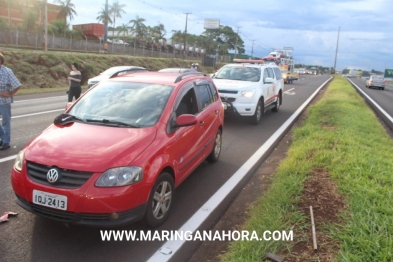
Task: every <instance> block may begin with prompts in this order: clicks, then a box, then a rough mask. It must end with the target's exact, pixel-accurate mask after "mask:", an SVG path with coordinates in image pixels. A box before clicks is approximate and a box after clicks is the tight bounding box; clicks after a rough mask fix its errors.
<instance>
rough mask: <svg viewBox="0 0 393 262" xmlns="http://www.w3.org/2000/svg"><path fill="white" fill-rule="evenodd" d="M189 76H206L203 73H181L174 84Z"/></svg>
mask: <svg viewBox="0 0 393 262" xmlns="http://www.w3.org/2000/svg"><path fill="white" fill-rule="evenodd" d="M189 75H203V76H206V74H205V73H202V72H187V73H182V74H181V75H179V76H178V77H177V78H176V80H175V83H177V82H180V81H181V80H182V79H183V77H185V76H189Z"/></svg>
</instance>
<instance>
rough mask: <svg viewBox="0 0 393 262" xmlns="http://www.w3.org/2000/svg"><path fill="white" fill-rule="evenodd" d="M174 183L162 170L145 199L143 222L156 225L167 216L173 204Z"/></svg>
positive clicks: (162, 221)
mask: <svg viewBox="0 0 393 262" xmlns="http://www.w3.org/2000/svg"><path fill="white" fill-rule="evenodd" d="M174 195H175V185H174V182H173V178H172V176H171V175H170V174H169V173H166V172H163V173H161V174H160V176H159V177H158V179H157V181H156V183H155V184H154V186H153V188H152V190H151V192H150V196H149V199H148V201H147V207H146V213H145V217H144V222H145V224H147V225H148V226H151V227H158V226H159V225H161V224H163V223H164V222H165V220H166V219H167V218H168V215H169V213H170V211H171V208H172V205H173V199H174Z"/></svg>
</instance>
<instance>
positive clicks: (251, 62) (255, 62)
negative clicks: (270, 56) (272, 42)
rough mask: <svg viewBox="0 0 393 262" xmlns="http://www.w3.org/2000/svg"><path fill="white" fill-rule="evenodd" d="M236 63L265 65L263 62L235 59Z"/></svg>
mask: <svg viewBox="0 0 393 262" xmlns="http://www.w3.org/2000/svg"><path fill="white" fill-rule="evenodd" d="M233 62H234V63H247V64H264V61H263V60H248V59H233Z"/></svg>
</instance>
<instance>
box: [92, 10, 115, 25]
mask: <svg viewBox="0 0 393 262" xmlns="http://www.w3.org/2000/svg"><path fill="white" fill-rule="evenodd" d="M110 15H111V14H110V12H109V10H108V11H106V10H105V6H104V7H103V8H102V10H101V11H100V12H98V16H97V18H96V19H97V21H98V22H102V23H104V24H106V25H107V24H111V23H112V19H111V16H110Z"/></svg>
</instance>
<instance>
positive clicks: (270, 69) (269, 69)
mask: <svg viewBox="0 0 393 262" xmlns="http://www.w3.org/2000/svg"><path fill="white" fill-rule="evenodd" d="M267 71H268V72H269V77H271V78H273V79H274V78H275V77H274V73H273V69H272V68H270V67H268V68H267Z"/></svg>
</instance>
